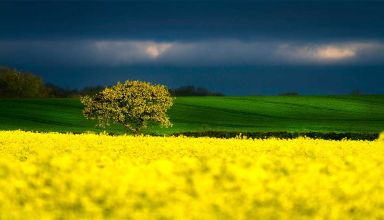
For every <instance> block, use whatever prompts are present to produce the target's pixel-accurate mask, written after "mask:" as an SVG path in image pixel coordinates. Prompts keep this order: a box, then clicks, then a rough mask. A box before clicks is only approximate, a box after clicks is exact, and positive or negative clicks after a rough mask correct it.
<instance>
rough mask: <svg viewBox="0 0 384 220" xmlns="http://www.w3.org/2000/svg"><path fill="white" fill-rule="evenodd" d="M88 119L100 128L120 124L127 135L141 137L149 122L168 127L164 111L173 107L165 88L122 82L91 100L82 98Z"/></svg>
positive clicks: (167, 119)
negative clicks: (130, 133)
mask: <svg viewBox="0 0 384 220" xmlns="http://www.w3.org/2000/svg"><path fill="white" fill-rule="evenodd" d="M81 102H82V103H83V104H84V106H85V108H84V111H83V114H84V116H85V117H86V118H87V119H96V120H98V125H99V126H101V127H105V126H109V125H110V124H111V123H119V124H122V125H123V126H124V127H125V128H126V129H127V130H128V131H129V132H132V133H134V134H138V133H140V132H141V131H142V130H143V129H144V128H146V127H147V126H148V123H149V122H155V123H159V124H160V125H161V126H163V127H169V126H171V125H172V124H171V122H170V121H169V118H168V117H167V115H166V113H167V110H168V109H169V108H170V107H171V106H172V104H173V98H172V97H171V95H170V93H169V91H168V89H167V87H165V86H164V85H152V84H150V83H148V82H141V81H125V82H124V83H120V82H118V83H117V84H116V85H114V86H112V87H106V88H105V89H104V90H102V91H101V92H99V93H97V94H96V95H94V96H84V97H81Z"/></svg>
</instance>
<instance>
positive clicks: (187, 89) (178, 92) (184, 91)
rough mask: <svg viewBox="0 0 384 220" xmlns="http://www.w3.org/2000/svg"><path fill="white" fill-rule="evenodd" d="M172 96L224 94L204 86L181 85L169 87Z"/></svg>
mask: <svg viewBox="0 0 384 220" xmlns="http://www.w3.org/2000/svg"><path fill="white" fill-rule="evenodd" d="M170 92H171V94H172V95H173V96H224V94H223V93H219V92H211V91H209V90H208V89H206V88H202V87H194V86H182V87H179V88H176V89H170Z"/></svg>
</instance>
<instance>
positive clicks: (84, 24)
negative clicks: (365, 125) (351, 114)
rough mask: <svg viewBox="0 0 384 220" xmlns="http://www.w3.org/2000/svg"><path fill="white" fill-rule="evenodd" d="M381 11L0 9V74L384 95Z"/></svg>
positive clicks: (81, 82) (308, 5)
mask: <svg viewBox="0 0 384 220" xmlns="http://www.w3.org/2000/svg"><path fill="white" fill-rule="evenodd" d="M383 11H384V2H380V1H372V2H369V1H361V2H356V1H354V2H352V1H307V2H304V1H299V2H294V1H288V0H285V1H252V2H247V1H209V2H200V1H199V2H198V1H183V2H175V1H172V2H165V1H160V0H158V1H152V2H151V1H141V2H133V1H128V2H121V1H120V2H100V1H98V2H85V1H83V2H73V1H67V2H58V1H51V2H49V1H48V2H31V1H29V2H3V1H2V2H0V28H1V29H0V65H5V66H12V67H16V68H18V69H21V70H28V71H32V72H34V73H36V74H39V75H41V76H43V77H44V79H45V81H47V82H52V83H55V84H58V85H60V86H63V87H69V88H79V87H83V86H90V85H99V84H101V85H110V84H112V83H114V82H116V81H118V80H126V79H141V80H147V81H151V82H154V83H164V84H167V85H168V86H169V87H177V86H182V85H188V84H192V85H196V86H204V87H208V88H209V89H212V90H215V91H220V92H224V93H225V94H228V95H254V94H278V93H282V92H287V91H297V92H300V93H302V94H343V93H349V92H350V91H351V90H354V89H360V90H362V91H363V92H365V93H384V86H383V83H384V22H383V21H384V13H383Z"/></svg>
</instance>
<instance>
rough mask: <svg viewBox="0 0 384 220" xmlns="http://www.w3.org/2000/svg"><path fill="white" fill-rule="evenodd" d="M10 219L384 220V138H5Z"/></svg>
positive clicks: (2, 179) (5, 202)
mask: <svg viewBox="0 0 384 220" xmlns="http://www.w3.org/2000/svg"><path fill="white" fill-rule="evenodd" d="M0 219H145V220H146V219H384V140H383V139H381V140H377V141H326V140H311V139H306V138H299V139H294V140H279V139H267V140H250V139H215V138H186V137H144V136H143V137H132V136H116V137H112V136H107V135H95V134H82V135H73V134H57V133H46V134H38V133H31V132H22V131H12V132H11V131H3V132H0Z"/></svg>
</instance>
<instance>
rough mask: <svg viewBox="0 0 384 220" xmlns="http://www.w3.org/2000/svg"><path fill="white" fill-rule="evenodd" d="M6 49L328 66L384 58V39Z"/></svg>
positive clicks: (108, 60) (2, 45)
mask: <svg viewBox="0 0 384 220" xmlns="http://www.w3.org/2000/svg"><path fill="white" fill-rule="evenodd" d="M0 49H1V50H0V58H1V59H3V60H7V58H9V59H11V58H12V59H17V58H20V57H18V56H27V55H28V56H32V57H33V61H35V62H36V61H37V62H42V63H43V62H50V63H72V64H79V65H81V64H87V65H89V64H98V65H107V66H108V65H111V66H122V65H135V64H165V65H224V66H225V65H238V64H241V65H244V64H246V65H247V64H248V65H253V64H311V63H314V64H325V65H326V64H338V63H368V64H369V63H375V62H377V63H380V62H383V61H384V55H383V54H384V43H382V42H379V41H371V42H364V41H361V42H337V43H311V42H283V41H282V42H259V41H251V42H244V41H238V40H217V41H197V42H156V41H135V40H120V41H114V40H104V41H79V42H52V41H42V42H40V41H39V42H28V41H27V42H0ZM27 51H28V52H27ZM31 51H32V52H31ZM26 52H27V53H26ZM26 54H27V55H26ZM23 58H26V57H23ZM21 60H28V59H21Z"/></svg>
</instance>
